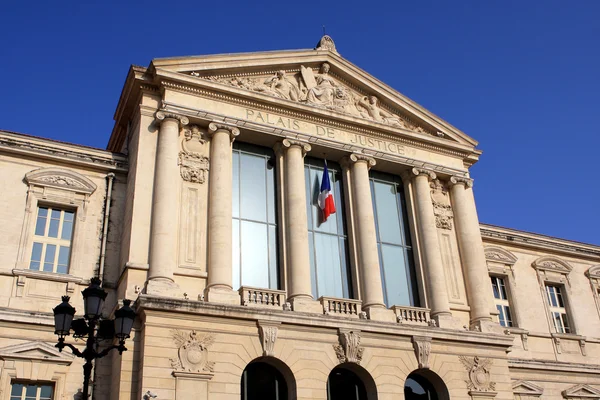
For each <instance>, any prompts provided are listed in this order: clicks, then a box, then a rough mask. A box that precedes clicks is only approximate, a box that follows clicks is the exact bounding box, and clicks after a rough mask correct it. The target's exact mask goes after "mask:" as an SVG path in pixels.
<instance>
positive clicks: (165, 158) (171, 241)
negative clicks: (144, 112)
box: [148, 111, 189, 282]
mask: <svg viewBox="0 0 600 400" xmlns="http://www.w3.org/2000/svg"><path fill="white" fill-rule="evenodd" d="M156 119H157V120H158V121H160V122H161V125H160V130H159V132H158V142H157V146H156V163H155V167H154V195H153V199H152V225H151V231H150V257H149V258H150V262H149V264H150V266H149V271H148V280H149V281H151V280H163V281H169V282H173V273H174V272H175V268H176V263H177V227H178V221H177V209H176V207H175V205H176V204H177V203H178V196H179V190H178V185H179V180H180V177H179V167H178V165H177V158H178V156H179V129H180V126H183V125H187V124H188V122H189V121H188V119H187V118H186V117H182V116H179V115H177V114H173V113H168V112H164V111H159V112H157V113H156Z"/></svg>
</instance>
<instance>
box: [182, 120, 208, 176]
mask: <svg viewBox="0 0 600 400" xmlns="http://www.w3.org/2000/svg"><path fill="white" fill-rule="evenodd" d="M205 143H206V140H204V139H203V138H202V132H201V131H200V128H199V127H198V126H197V125H191V126H189V127H186V128H185V130H184V137H183V140H182V141H181V148H182V150H181V151H180V152H179V166H180V168H181V177H182V178H183V180H184V181H187V182H191V183H204V182H205V181H206V174H207V172H208V167H209V160H208V157H205V156H203V155H202V153H203V152H204V144H205Z"/></svg>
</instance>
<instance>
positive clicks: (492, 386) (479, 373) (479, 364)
mask: <svg viewBox="0 0 600 400" xmlns="http://www.w3.org/2000/svg"><path fill="white" fill-rule="evenodd" d="M458 358H459V359H460V362H462V364H463V365H464V366H465V368H466V370H467V372H468V373H469V379H468V380H465V382H466V383H467V388H468V389H469V390H472V391H477V392H493V391H495V390H496V382H492V380H491V376H490V368H491V366H492V363H493V360H492V359H490V358H479V357H477V356H476V357H473V358H471V357H466V356H459V357H458Z"/></svg>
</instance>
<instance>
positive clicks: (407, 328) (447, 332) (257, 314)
mask: <svg viewBox="0 0 600 400" xmlns="http://www.w3.org/2000/svg"><path fill="white" fill-rule="evenodd" d="M317 304H318V306H319V307H320V308H321V305H320V304H319V303H317ZM136 308H137V310H138V312H139V311H142V310H144V311H145V312H149V311H158V312H161V313H165V312H167V313H182V314H187V316H186V318H187V319H190V318H189V317H190V316H191V315H194V314H195V315H198V316H214V317H219V318H223V317H227V318H232V319H240V320H252V319H255V320H263V321H273V322H281V323H282V324H294V325H304V326H313V327H314V326H317V327H323V328H332V329H348V330H360V331H362V332H365V333H366V332H370V333H383V334H391V335H400V336H415V335H416V336H430V337H432V338H433V339H436V340H453V341H460V342H466V343H475V344H478V345H481V346H484V347H497V346H499V347H502V348H503V349H504V350H506V348H508V347H510V346H512V344H513V337H512V336H510V335H498V334H492V333H481V332H474V331H465V330H454V329H444V328H439V327H426V326H418V325H401V324H398V323H396V322H380V321H373V320H363V319H355V318H340V317H334V316H327V315H323V314H314V313H305V312H298V311H284V310H281V311H280V310H276V309H272V308H270V309H264V308H254V307H244V306H241V305H233V304H231V305H229V304H215V303H209V302H204V301H195V300H183V299H176V298H170V297H160V296H152V295H147V294H142V295H140V296H139V297H138V299H137V301H136Z"/></svg>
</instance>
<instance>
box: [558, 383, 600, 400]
mask: <svg viewBox="0 0 600 400" xmlns="http://www.w3.org/2000/svg"><path fill="white" fill-rule="evenodd" d="M562 395H563V397H564V398H565V399H600V390H598V389H596V388H594V387H592V386H590V385H577V386H573V387H572V388H569V389H567V390H563V392H562Z"/></svg>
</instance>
